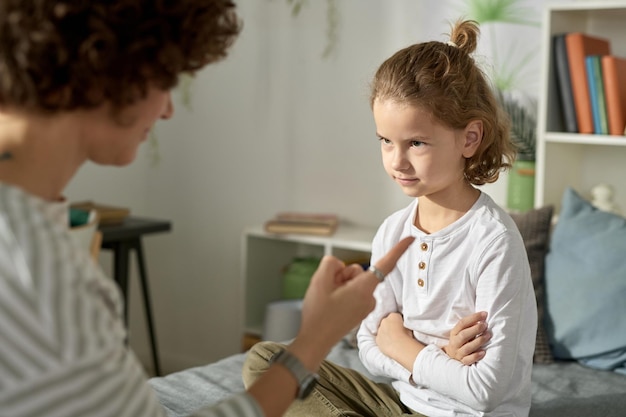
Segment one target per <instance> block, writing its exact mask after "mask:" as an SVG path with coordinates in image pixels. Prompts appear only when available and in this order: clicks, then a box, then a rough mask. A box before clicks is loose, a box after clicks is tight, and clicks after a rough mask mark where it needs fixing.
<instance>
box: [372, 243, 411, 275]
mask: <svg viewBox="0 0 626 417" xmlns="http://www.w3.org/2000/svg"><path fill="white" fill-rule="evenodd" d="M414 240H415V238H414V237H413V236H407V237H405V238H404V239H402V240H400V241H399V242H398V243H396V245H395V246H394V247H393V248H391V250H390V251H389V252H387V254H386V255H385V256H383V257H382V258H380V259H379V260H378V262H377V263H376V265H375V266H374V271H380V273H381V274H382V276H383V278H384V277H385V276H386V275H387V274H388V273H390V272H391V271H392V270H393V268H395V266H396V263H397V262H398V259H400V257H401V256H402V255H403V254H404V252H405V251H406V250H407V249H408V247H409V246H411V243H413V241H414ZM374 271H370V272H372V273H374V275H376V277H377V278H379V280H380V277H379V275H378V274H377V273H376V272H374ZM381 281H382V280H381Z"/></svg>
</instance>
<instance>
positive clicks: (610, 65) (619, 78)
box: [602, 55, 626, 135]
mask: <svg viewBox="0 0 626 417" xmlns="http://www.w3.org/2000/svg"><path fill="white" fill-rule="evenodd" d="M602 75H603V77H604V96H605V98H606V111H607V116H608V128H609V132H608V134H609V135H626V58H620V57H617V56H613V55H606V56H603V57H602Z"/></svg>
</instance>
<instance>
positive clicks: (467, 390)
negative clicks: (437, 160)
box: [358, 193, 537, 416]
mask: <svg viewBox="0 0 626 417" xmlns="http://www.w3.org/2000/svg"><path fill="white" fill-rule="evenodd" d="M417 204H418V201H417V200H415V201H413V202H412V203H411V204H410V205H409V206H408V207H407V208H405V209H403V210H400V211H398V212H396V213H394V214H392V215H391V216H389V217H388V218H387V219H386V220H385V221H384V222H383V224H382V225H381V227H380V228H379V230H378V232H377V234H376V236H375V238H374V241H373V244H372V263H375V262H376V261H377V260H378V259H379V258H380V257H381V256H382V255H384V254H385V253H386V252H387V251H388V250H389V249H391V248H392V247H393V245H394V244H395V243H396V242H398V241H399V240H400V239H401V238H402V237H405V236H409V235H410V236H415V237H416V242H415V243H414V244H413V245H411V246H410V247H409V249H408V251H407V252H406V253H405V254H404V255H403V257H402V258H401V259H400V261H399V262H398V264H397V266H396V268H395V269H394V270H393V271H392V272H391V273H390V274H389V275H388V276H387V278H386V280H385V282H383V283H382V284H380V285H379V286H378V287H377V289H376V292H375V297H376V301H377V304H376V308H375V309H374V311H373V312H372V313H371V314H370V315H369V316H368V317H367V318H366V319H365V320H364V321H363V323H362V325H361V327H360V329H359V332H358V343H359V349H360V352H359V354H360V357H361V360H362V361H363V363H364V365H365V366H366V368H367V369H368V370H369V371H370V372H371V373H372V374H374V375H383V376H387V377H391V378H393V379H394V380H395V381H394V382H393V386H394V388H395V389H396V390H397V391H398V392H399V394H400V398H401V400H402V402H403V403H404V404H406V405H407V406H408V407H410V408H412V409H413V410H415V411H417V412H420V413H423V414H426V415H436V416H453V415H454V416H482V415H486V416H492V415H493V416H496V415H498V416H500V415H512V416H527V415H528V412H529V409H530V400H531V391H530V388H531V385H530V375H531V370H532V356H533V351H534V346H535V334H536V328H537V327H536V326H537V307H536V302H535V296H534V290H533V286H532V281H531V276H530V267H529V265H528V258H527V255H526V250H525V248H524V244H523V241H522V238H521V235H520V234H519V231H518V229H517V227H516V225H515V223H514V222H513V220H512V219H511V217H510V216H509V215H508V214H507V213H506V212H505V211H504V210H502V209H501V208H500V207H499V206H498V205H496V204H495V203H494V202H493V200H492V199H491V198H490V197H489V196H488V195H487V194H485V193H481V195H480V197H479V198H478V200H477V201H476V203H475V204H474V206H473V207H472V208H471V209H470V210H469V211H468V212H467V213H466V214H465V215H464V216H463V217H461V218H460V219H459V220H457V221H456V222H454V223H453V224H451V225H449V226H447V227H446V228H444V229H442V230H439V231H437V232H435V233H432V234H426V233H424V232H422V231H421V230H419V229H418V228H416V227H415V226H414V225H413V224H414V219H415V214H416V211H417ZM478 311H487V313H488V318H487V323H488V325H489V329H490V331H491V332H492V334H493V337H492V339H491V340H490V341H489V342H488V343H487V344H486V345H485V349H486V355H485V357H484V358H483V359H482V360H480V361H479V362H477V363H476V364H474V365H472V366H465V365H463V364H461V362H459V361H456V360H454V359H451V358H449V357H448V356H447V355H446V354H445V352H443V350H442V349H441V347H442V346H444V345H446V344H447V343H448V339H449V335H450V330H451V329H452V328H453V327H454V326H455V325H456V324H457V323H458V321H459V320H460V319H461V318H463V317H466V316H468V315H469V314H472V313H475V312H478ZM391 312H400V313H401V314H402V315H403V317H404V326H405V327H406V328H409V329H411V330H413V334H414V336H415V338H416V339H417V340H419V341H420V342H421V343H423V344H425V345H426V348H425V349H423V350H422V351H421V352H420V353H419V354H418V356H417V358H416V360H415V363H414V365H413V369H412V370H411V371H409V370H407V369H405V368H404V367H402V366H401V365H400V364H399V363H397V362H396V361H394V360H392V359H391V358H389V357H387V356H385V355H384V354H383V353H382V352H381V351H380V350H379V349H378V346H377V345H376V342H375V338H376V332H377V329H378V325H379V324H380V321H381V320H382V319H383V318H384V317H386V316H387V315H388V314H389V313H391Z"/></svg>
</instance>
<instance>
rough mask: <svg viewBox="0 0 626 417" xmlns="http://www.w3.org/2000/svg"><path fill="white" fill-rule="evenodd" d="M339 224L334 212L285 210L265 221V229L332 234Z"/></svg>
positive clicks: (270, 231) (273, 231)
mask: <svg viewBox="0 0 626 417" xmlns="http://www.w3.org/2000/svg"><path fill="white" fill-rule="evenodd" d="M338 225H339V219H338V217H337V216H336V215H334V214H316V213H298V212H285V213H279V214H277V215H276V216H275V217H274V218H273V219H270V220H268V221H267V222H265V225H264V229H265V231H266V232H268V233H279V234H289V233H294V234H307V235H319V236H330V235H333V234H334V233H335V231H336V230H337V227H338Z"/></svg>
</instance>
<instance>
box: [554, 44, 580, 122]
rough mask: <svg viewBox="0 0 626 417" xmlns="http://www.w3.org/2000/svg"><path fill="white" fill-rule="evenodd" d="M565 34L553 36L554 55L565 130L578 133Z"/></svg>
mask: <svg viewBox="0 0 626 417" xmlns="http://www.w3.org/2000/svg"><path fill="white" fill-rule="evenodd" d="M565 35H566V34H565V33H560V34H556V35H554V36H553V37H552V47H553V54H552V55H553V62H554V69H555V72H556V81H557V90H558V92H559V99H560V103H561V111H562V114H563V124H564V126H565V131H566V132H569V133H578V122H577V121H576V109H575V107H574V95H573V92H572V82H571V79H570V73H569V63H568V61H567V48H566V46H565Z"/></svg>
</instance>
